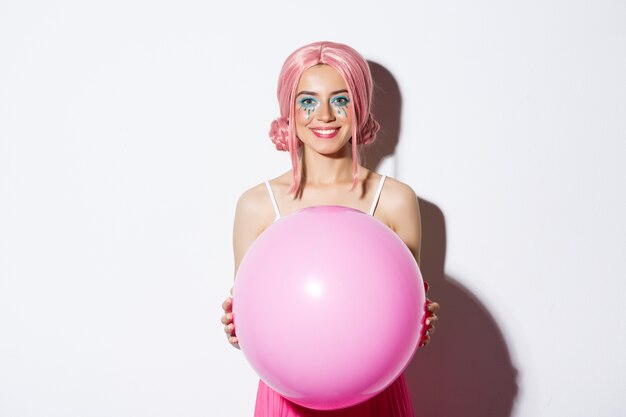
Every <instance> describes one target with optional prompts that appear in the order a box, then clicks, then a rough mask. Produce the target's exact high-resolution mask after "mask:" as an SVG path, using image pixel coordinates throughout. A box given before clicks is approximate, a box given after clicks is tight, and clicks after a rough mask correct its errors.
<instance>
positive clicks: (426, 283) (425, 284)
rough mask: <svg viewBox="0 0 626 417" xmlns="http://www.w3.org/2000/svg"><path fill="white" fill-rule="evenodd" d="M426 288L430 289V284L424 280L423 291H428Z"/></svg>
mask: <svg viewBox="0 0 626 417" xmlns="http://www.w3.org/2000/svg"><path fill="white" fill-rule="evenodd" d="M428 290H430V285H428V282H426V281H424V292H428Z"/></svg>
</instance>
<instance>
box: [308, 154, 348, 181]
mask: <svg viewBox="0 0 626 417" xmlns="http://www.w3.org/2000/svg"><path fill="white" fill-rule="evenodd" d="M302 162H303V164H302V174H303V175H302V181H303V185H313V186H315V185H318V186H319V185H329V184H336V183H341V182H347V183H352V149H351V145H350V144H346V146H345V147H343V148H342V149H341V151H339V152H337V153H336V154H333V155H322V154H319V153H317V152H315V151H312V150H309V151H308V152H307V149H306V147H305V148H304V149H303V153H302Z"/></svg>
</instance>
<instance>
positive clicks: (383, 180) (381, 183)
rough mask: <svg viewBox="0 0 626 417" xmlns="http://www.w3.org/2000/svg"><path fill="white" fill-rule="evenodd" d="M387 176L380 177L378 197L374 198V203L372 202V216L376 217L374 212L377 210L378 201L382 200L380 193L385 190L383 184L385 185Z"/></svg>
mask: <svg viewBox="0 0 626 417" xmlns="http://www.w3.org/2000/svg"><path fill="white" fill-rule="evenodd" d="M385 178H387V176H386V175H383V176H381V177H380V182H379V183H378V189H377V190H376V195H375V196H374V201H372V207H371V208H370V216H373V215H374V210H376V206H377V205H378V199H380V192H381V191H382V190H383V184H384V183H385Z"/></svg>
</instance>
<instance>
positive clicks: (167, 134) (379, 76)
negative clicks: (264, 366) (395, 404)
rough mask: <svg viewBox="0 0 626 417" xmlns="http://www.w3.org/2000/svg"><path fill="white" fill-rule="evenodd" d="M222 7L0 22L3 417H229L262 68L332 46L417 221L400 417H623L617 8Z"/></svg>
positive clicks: (267, 74)
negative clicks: (361, 59)
mask: <svg viewBox="0 0 626 417" xmlns="http://www.w3.org/2000/svg"><path fill="white" fill-rule="evenodd" d="M223 3H225V2H219V5H215V4H211V3H210V2H200V1H196V2H192V1H178V2H173V1H171V2H163V1H157V2H152V1H150V2H149V1H107V2H81V1H73V2H72V1H57V2H45V1H30V2H29V1H20V2H18V1H2V2H1V3H0V415H1V416H3V417H4V416H6V417H13V416H15V417H35V416H46V417H53V416H63V417H74V416H76V417H79V416H80V417H87V416H115V417H118V416H120V417H121V416H146V417H147V416H150V417H158V416H167V417H171V416H186V417H187V416H188V417H192V416H216V417H222V416H224V417H225V416H249V415H251V414H252V411H253V408H254V396H255V392H256V384H257V378H256V376H255V375H254V373H253V372H252V371H251V369H250V368H249V366H248V365H247V363H246V362H245V360H244V358H243V356H242V355H241V352H239V351H237V350H235V349H232V348H231V347H230V346H229V345H228V344H227V343H226V340H225V337H224V334H223V330H222V326H221V325H220V323H219V321H218V320H219V316H220V314H221V309H220V304H221V301H222V300H223V299H224V297H225V296H226V294H227V292H228V289H229V288H230V286H231V283H232V279H233V265H232V250H231V229H232V221H233V214H234V207H235V203H236V200H237V197H238V196H239V195H240V194H241V192H243V191H244V190H245V189H247V188H248V187H250V186H252V185H255V184H257V183H259V182H261V181H262V180H264V179H266V178H269V177H273V176H276V175H278V174H280V173H282V172H284V171H286V170H287V169H289V162H288V157H287V154H285V153H281V152H277V151H275V150H274V148H273V146H272V144H271V143H270V142H269V140H268V139H267V131H268V130H269V124H270V121H271V120H272V119H273V118H275V117H277V116H278V105H277V103H276V98H275V89H276V80H277V76H278V72H279V70H280V66H281V65H282V63H283V60H284V59H285V58H286V56H287V55H288V54H289V53H290V52H291V51H292V50H294V49H295V48H297V47H299V46H301V45H303V44H305V43H309V42H312V41H317V40H334V41H339V42H343V43H347V44H349V45H351V46H353V47H354V48H356V49H357V50H359V51H360V52H361V53H362V54H363V55H364V56H365V57H366V58H367V59H368V60H370V61H371V62H372V66H373V67H374V68H376V70H375V74H374V75H375V79H376V81H377V83H378V84H379V86H380V87H381V88H379V89H378V90H377V112H378V114H380V115H381V117H380V118H381V119H382V120H381V123H383V128H384V129H385V132H384V133H383V134H382V135H381V141H380V142H379V143H378V146H377V148H375V149H373V150H370V151H372V152H374V154H375V155H378V158H379V159H380V158H383V162H382V165H380V166H379V168H380V169H381V170H382V171H384V172H387V173H388V174H391V175H394V176H395V177H396V178H398V179H400V180H401V181H404V182H406V183H408V184H409V185H411V186H412V187H413V188H414V189H415V190H416V192H417V194H418V195H419V196H420V198H421V202H422V215H423V221H424V241H423V246H424V247H423V252H422V260H423V269H424V273H425V278H426V279H427V280H428V281H429V282H430V283H431V286H432V292H431V298H433V299H436V300H437V301H439V302H440V303H441V305H442V310H441V314H440V318H441V320H440V325H439V328H438V331H437V333H436V334H435V337H434V338H433V341H432V343H431V344H430V345H429V346H428V347H427V348H425V349H423V350H420V351H419V352H418V354H417V356H416V358H415V360H414V361H413V363H412V364H411V366H410V367H409V369H408V371H407V377H408V380H409V388H410V390H411V395H412V397H413V401H414V403H415V407H416V409H417V412H416V415H417V416H422V415H424V416H425V415H428V416H447V417H461V416H481V417H509V416H523V417H539V416H549V417H563V416H568V417H591V416H604V417H613V416H615V417H617V416H623V415H624V413H626V402H625V400H624V399H623V389H624V386H626V379H625V376H624V375H625V373H626V364H625V359H624V349H625V345H626V343H625V342H626V334H625V331H624V329H625V327H626V326H625V325H624V321H623V318H624V316H625V313H626V311H625V308H624V302H623V298H624V295H625V294H626V291H625V290H626V284H625V282H626V280H625V277H626V266H625V263H624V261H623V260H624V255H625V253H626V250H625V249H626V238H625V236H626V234H625V232H626V220H625V216H624V213H625V212H626V196H625V195H624V189H625V184H624V182H625V181H624V179H625V178H626V168H625V164H624V150H625V145H624V142H625V140H626V117H625V116H626V81H625V77H624V74H626V48H625V47H624V44H625V41H626V25H625V24H624V22H625V21H626V3H624V2H622V1H609V0H601V1H595V2H591V1H582V0H578V1H565V0H560V1H557V0H550V1H537V0H530V1H474V2H464V1H457V0H452V1H447V2H441V1H427V2H425V1H418V2H412V3H409V2H404V3H400V2H394V1H386V2H384V5H383V4H380V3H379V2H373V1H363V0H359V1H356V0H354V1H353V0H346V1H334V2H293V1H266V2H263V3H261V2H254V3H252V2H251V3H249V4H245V3H242V2H232V4H233V5H232V6H226V5H224V4H223ZM384 141H387V142H386V143H385V142H384ZM374 160H376V158H374ZM337 325H338V326H341V323H337Z"/></svg>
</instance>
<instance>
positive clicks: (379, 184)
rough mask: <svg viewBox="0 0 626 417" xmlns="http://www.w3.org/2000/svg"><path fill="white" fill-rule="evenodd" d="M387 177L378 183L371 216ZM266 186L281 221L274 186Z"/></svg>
mask: <svg viewBox="0 0 626 417" xmlns="http://www.w3.org/2000/svg"><path fill="white" fill-rule="evenodd" d="M386 178H387V176H386V175H382V176H381V177H380V181H379V183H378V188H377V189H376V194H375V195H374V201H372V206H371V207H370V211H369V215H370V216H373V215H374V211H375V210H376V206H377V205H378V200H379V199H380V193H381V191H382V190H383V184H384V183H385V179H386ZM265 186H266V187H267V192H268V194H269V195H270V199H271V200H272V206H273V207H274V212H276V218H275V219H274V221H276V220H278V219H280V211H279V210H278V204H277V203H276V197H275V196H274V192H273V191H272V186H271V185H270V182H269V181H265Z"/></svg>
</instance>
